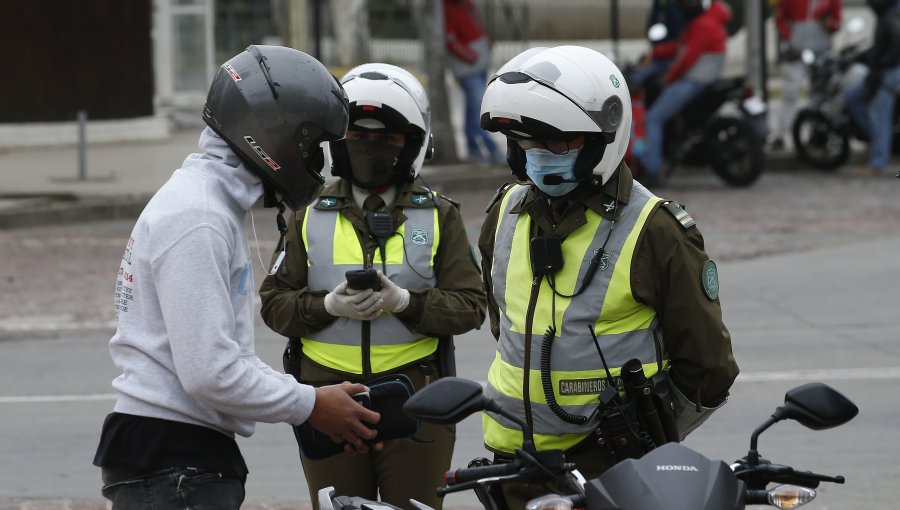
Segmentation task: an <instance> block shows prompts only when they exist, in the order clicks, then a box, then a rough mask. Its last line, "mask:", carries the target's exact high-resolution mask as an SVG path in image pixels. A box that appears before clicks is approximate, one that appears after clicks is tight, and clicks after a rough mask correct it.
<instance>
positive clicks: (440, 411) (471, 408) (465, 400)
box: [403, 377, 485, 425]
mask: <svg viewBox="0 0 900 510" xmlns="http://www.w3.org/2000/svg"><path fill="white" fill-rule="evenodd" d="M484 405H485V398H484V393H483V391H482V389H481V385H480V384H478V383H477V382H475V381H470V380H468V379H461V378H459V377H442V378H440V379H438V380H437V381H435V382H433V383H431V384H429V385H428V386H426V387H424V388H422V389H421V390H419V391H417V392H416V393H415V394H413V396H411V397H410V398H409V400H407V401H406V403H405V404H403V412H404V413H406V415H407V416H409V417H411V418H415V419H416V420H420V421H424V422H427V423H436V424H438V425H452V424H454V423H459V422H461V421H462V420H463V419H464V418H465V417H467V416H469V415H470V414H472V413H475V412H478V411H481V410H483V409H484Z"/></svg>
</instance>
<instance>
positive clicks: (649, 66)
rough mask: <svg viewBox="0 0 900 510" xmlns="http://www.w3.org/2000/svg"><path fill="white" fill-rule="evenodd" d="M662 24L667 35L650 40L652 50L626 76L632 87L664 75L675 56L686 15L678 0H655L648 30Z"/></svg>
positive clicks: (648, 20)
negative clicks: (682, 11)
mask: <svg viewBox="0 0 900 510" xmlns="http://www.w3.org/2000/svg"><path fill="white" fill-rule="evenodd" d="M657 24H662V25H663V26H665V27H666V35H665V37H663V38H662V39H659V40H656V41H650V44H651V48H650V52H648V53H647V54H646V55H644V58H643V59H642V62H641V64H640V65H639V66H638V67H636V68H634V69H633V70H632V71H631V74H629V75H628V76H626V78H627V79H628V85H629V86H630V87H632V89H638V88H643V87H644V86H645V85H647V84H648V83H649V82H651V81H656V80H658V79H659V78H660V77H662V76H664V75H665V73H666V71H667V70H668V69H669V66H670V65H671V64H672V60H673V59H674V57H675V50H676V45H677V44H678V39H679V38H680V37H681V31H682V30H683V29H684V15H683V14H682V13H681V8H680V7H679V6H678V0H653V5H652V6H651V7H650V14H649V15H648V16H647V32H648V33H649V31H650V27H653V26H654V25H657Z"/></svg>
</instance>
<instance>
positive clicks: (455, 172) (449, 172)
mask: <svg viewBox="0 0 900 510" xmlns="http://www.w3.org/2000/svg"><path fill="white" fill-rule="evenodd" d="M199 134H200V128H191V129H185V130H182V131H177V132H175V133H173V134H172V136H170V137H169V138H167V139H165V140H160V141H147V142H120V143H98V144H89V145H88V147H87V150H86V158H85V159H86V165H85V167H86V168H85V170H84V171H83V175H79V168H78V158H79V155H78V150H77V147H75V146H71V145H69V146H53V147H28V148H18V149H6V150H2V151H0V183H2V186H0V229H6V228H20V227H27V226H36V225H46V224H57V225H58V224H61V223H74V222H82V221H93V220H104V219H116V218H136V217H137V216H138V214H140V212H141V210H143V208H144V206H145V205H146V203H147V201H148V200H149V199H150V197H151V196H152V195H153V194H154V193H155V192H156V190H157V189H159V187H160V186H162V184H163V183H165V182H166V180H167V179H168V178H169V176H170V175H171V174H172V172H173V171H174V170H175V169H177V168H179V167H180V166H181V163H182V162H183V161H184V158H185V157H186V156H187V155H188V154H190V153H192V152H197V151H198V148H197V140H198V138H199ZM766 157H767V161H766V169H767V171H771V170H779V169H785V168H790V167H792V166H793V165H796V164H797V163H796V162H795V160H794V159H793V155H792V154H789V153H781V154H767V156H766ZM325 175H326V179H327V178H329V177H330V176H329V174H328V171H327V170H326V172H325ZM511 177H512V176H511V173H510V171H509V169H508V168H506V167H485V166H472V165H466V164H461V165H425V167H424V168H423V169H422V179H423V181H424V182H425V183H426V184H427V185H428V186H429V187H432V188H434V189H437V190H440V191H442V192H444V193H447V194H449V195H451V196H452V195H454V194H459V193H461V192H464V191H466V190H472V189H494V188H496V187H498V186H499V185H500V184H502V183H503V182H506V181H508V180H510V179H511ZM677 178H678V177H677V176H676V177H675V179H676V180H677Z"/></svg>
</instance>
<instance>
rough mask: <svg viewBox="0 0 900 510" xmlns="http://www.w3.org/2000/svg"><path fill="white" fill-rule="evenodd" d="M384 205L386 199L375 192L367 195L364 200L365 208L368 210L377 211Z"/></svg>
mask: <svg viewBox="0 0 900 510" xmlns="http://www.w3.org/2000/svg"><path fill="white" fill-rule="evenodd" d="M382 207H384V200H383V199H382V198H381V195H378V194H375V193H372V194H371V195H369V196H367V197H366V200H365V201H364V202H363V209H365V210H366V211H377V210H379V209H381V208H382Z"/></svg>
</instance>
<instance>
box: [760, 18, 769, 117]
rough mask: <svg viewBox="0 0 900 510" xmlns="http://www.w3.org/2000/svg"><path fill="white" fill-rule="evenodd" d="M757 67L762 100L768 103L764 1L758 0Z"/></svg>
mask: <svg viewBox="0 0 900 510" xmlns="http://www.w3.org/2000/svg"><path fill="white" fill-rule="evenodd" d="M759 69H760V73H759V74H760V81H761V82H762V84H763V87H762V90H761V93H762V100H763V101H764V102H765V103H766V104H768V103H769V60H768V59H767V58H766V2H764V1H762V0H760V1H759Z"/></svg>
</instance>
